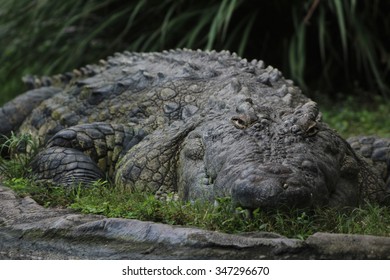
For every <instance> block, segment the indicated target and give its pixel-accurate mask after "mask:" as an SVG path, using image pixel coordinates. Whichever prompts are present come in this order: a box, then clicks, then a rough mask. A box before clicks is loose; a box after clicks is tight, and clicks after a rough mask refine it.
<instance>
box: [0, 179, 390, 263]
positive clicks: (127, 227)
mask: <svg viewBox="0 0 390 280" xmlns="http://www.w3.org/2000/svg"><path fill="white" fill-rule="evenodd" d="M0 240H1V242H0V259H389V258H390V238H386V237H376V236H363V235H346V234H329V233H316V234H314V235H312V236H310V237H309V238H308V239H307V240H306V241H302V240H297V239H289V238H285V237H283V236H280V235H277V234H274V233H254V234H241V235H234V234H225V233H220V232H214V231H207V230H202V229H198V228H186V227H180V226H171V225H165V224H159V223H153V222H142V221H138V220H131V219H119V218H106V217H104V216H99V215H83V214H79V213H74V212H72V211H70V210H67V209H47V208H43V207H42V206H40V205H38V204H37V203H36V202H35V201H34V200H32V199H31V198H28V197H27V198H20V197H18V196H17V195H16V194H15V193H14V192H13V191H12V190H10V189H8V188H6V187H3V186H0Z"/></svg>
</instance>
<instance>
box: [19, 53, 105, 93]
mask: <svg viewBox="0 0 390 280" xmlns="http://www.w3.org/2000/svg"><path fill="white" fill-rule="evenodd" d="M106 66H107V61H105V60H103V59H102V60H100V64H96V65H95V64H93V65H86V66H85V67H81V68H79V69H74V70H73V71H72V72H66V73H62V74H57V75H54V76H36V75H26V76H24V77H23V78H22V81H23V83H24V84H25V85H26V87H27V88H28V89H36V88H41V87H49V86H54V87H59V88H64V87H66V86H67V85H68V84H71V83H73V82H75V81H78V80H80V79H83V78H88V77H92V76H95V75H96V74H98V73H101V72H103V71H104V70H106Z"/></svg>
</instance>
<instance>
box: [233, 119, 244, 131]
mask: <svg viewBox="0 0 390 280" xmlns="http://www.w3.org/2000/svg"><path fill="white" fill-rule="evenodd" d="M232 122H233V124H234V126H235V127H236V128H238V129H244V128H246V127H247V122H246V120H245V119H244V118H243V117H241V116H235V117H232Z"/></svg>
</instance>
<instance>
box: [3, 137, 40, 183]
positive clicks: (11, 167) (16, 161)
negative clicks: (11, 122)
mask: <svg viewBox="0 0 390 280" xmlns="http://www.w3.org/2000/svg"><path fill="white" fill-rule="evenodd" d="M3 138H4V141H1V143H2V144H1V146H0V155H2V154H6V155H7V157H9V158H3V157H1V156H0V171H1V173H2V176H3V177H5V178H8V179H11V178H15V177H19V176H27V175H28V174H29V173H31V169H30V167H29V163H30V161H31V159H32V158H33V156H34V155H36V153H37V152H38V143H37V141H36V140H34V139H33V138H32V136H31V135H30V134H22V135H18V136H17V135H15V134H14V133H13V132H12V133H11V136H10V137H3Z"/></svg>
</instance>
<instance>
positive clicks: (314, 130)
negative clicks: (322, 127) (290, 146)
mask: <svg viewBox="0 0 390 280" xmlns="http://www.w3.org/2000/svg"><path fill="white" fill-rule="evenodd" d="M317 132H318V127H317V123H313V124H312V125H311V126H309V127H308V128H307V129H306V131H305V133H306V136H314V135H316V134H317Z"/></svg>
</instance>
